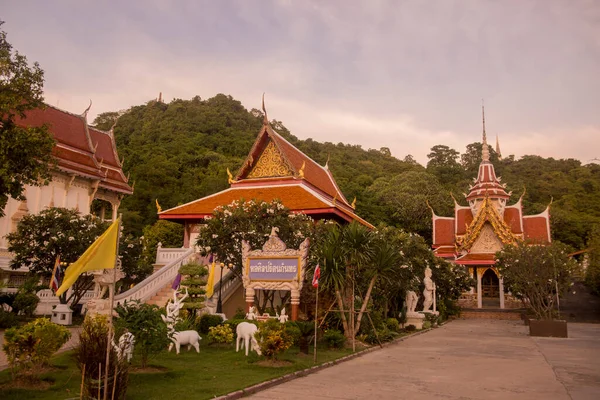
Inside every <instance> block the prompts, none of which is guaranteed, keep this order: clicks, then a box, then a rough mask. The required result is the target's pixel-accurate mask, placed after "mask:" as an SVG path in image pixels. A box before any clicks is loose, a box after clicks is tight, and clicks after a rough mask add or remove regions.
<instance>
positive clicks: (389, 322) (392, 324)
mask: <svg viewBox="0 0 600 400" xmlns="http://www.w3.org/2000/svg"><path fill="white" fill-rule="evenodd" d="M385 325H386V327H387V328H388V329H389V330H390V331H392V332H398V331H399V330H400V323H399V322H398V320H397V319H396V318H388V319H386V320H385Z"/></svg>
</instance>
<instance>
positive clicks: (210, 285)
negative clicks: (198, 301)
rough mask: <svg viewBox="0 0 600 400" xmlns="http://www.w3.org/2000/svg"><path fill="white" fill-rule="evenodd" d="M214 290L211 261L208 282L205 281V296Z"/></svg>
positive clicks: (210, 294) (213, 274)
mask: <svg viewBox="0 0 600 400" xmlns="http://www.w3.org/2000/svg"><path fill="white" fill-rule="evenodd" d="M214 291H215V262H214V261H213V263H212V265H211V266H210V272H209V273H208V282H206V298H207V299H208V298H209V297H211V296H212V295H213V293H214Z"/></svg>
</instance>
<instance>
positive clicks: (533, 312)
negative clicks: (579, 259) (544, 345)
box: [496, 242, 577, 337]
mask: <svg viewBox="0 0 600 400" xmlns="http://www.w3.org/2000/svg"><path fill="white" fill-rule="evenodd" d="M567 254H568V251H567V248H566V246H565V245H563V244H562V243H559V242H553V243H552V244H547V245H538V244H528V243H525V242H519V243H517V244H514V245H506V246H505V247H504V248H503V249H502V251H500V252H498V253H496V266H497V267H498V272H499V273H500V275H501V276H502V277H503V279H504V287H505V288H506V289H507V290H509V291H510V292H511V293H512V295H513V296H516V297H518V298H520V299H521V300H523V302H524V304H525V305H526V307H527V308H528V311H529V314H530V318H529V334H530V335H531V336H552V337H567V322H566V321H564V320H561V319H560V312H559V307H558V305H559V301H560V300H559V298H560V295H561V293H562V292H564V291H565V290H567V289H568V287H569V282H570V277H571V274H572V273H573V271H574V269H575V268H576V267H577V263H576V262H575V261H574V260H573V259H571V258H570V257H569V256H568V255H567Z"/></svg>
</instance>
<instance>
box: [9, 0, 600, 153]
mask: <svg viewBox="0 0 600 400" xmlns="http://www.w3.org/2000/svg"><path fill="white" fill-rule="evenodd" d="M0 10H1V11H0V19H2V20H5V21H6V23H5V24H4V25H3V29H4V30H5V31H6V32H7V33H8V40H9V41H10V42H11V43H12V44H13V45H14V46H15V48H17V49H18V50H19V51H21V52H22V53H23V54H25V55H26V56H27V57H28V59H29V60H30V61H34V60H35V61H38V62H39V63H40V64H41V66H42V68H43V69H44V70H45V72H46V86H45V88H46V100H47V102H49V103H50V104H53V105H58V106H59V107H61V108H64V109H67V110H69V111H72V112H82V111H83V110H84V109H85V108H86V107H87V103H88V101H89V99H90V98H91V99H92V100H93V102H94V105H93V107H92V110H91V116H92V118H93V117H94V116H95V115H96V114H97V113H99V112H103V111H111V110H118V109H124V108H128V107H129V106H131V105H137V104H141V103H144V102H145V101H147V100H150V99H152V98H156V97H157V96H158V93H159V92H161V91H162V93H163V96H164V97H165V99H166V100H171V99H172V98H185V99H189V98H191V97H193V96H194V95H200V96H201V97H202V98H207V97H211V96H213V95H215V94H216V93H219V92H222V93H226V94H231V95H232V96H233V97H235V98H237V99H239V100H241V101H242V103H243V104H244V106H246V107H247V108H248V109H250V108H253V107H255V108H258V107H259V106H260V97H261V95H262V93H263V92H266V93H267V94H266V103H267V109H268V112H269V116H270V117H271V118H275V119H278V120H281V121H283V122H284V124H285V125H286V126H287V127H288V128H289V129H290V130H291V131H292V133H293V134H295V135H296V136H298V137H299V138H302V139H306V138H309V137H312V138H314V139H316V140H319V141H331V142H334V143H337V142H340V141H341V142H345V143H352V144H361V145H362V146H363V147H364V148H379V147H382V146H386V147H389V148H390V149H391V150H392V153H393V154H394V155H395V156H397V157H399V158H402V157H404V156H405V155H406V154H412V155H413V156H414V157H415V158H416V159H417V160H419V161H420V162H422V163H425V162H426V161H427V153H428V150H429V148H430V147H431V146H433V145H435V144H446V145H449V146H451V147H454V148H455V149H457V150H459V151H463V150H464V147H465V145H466V144H468V143H471V142H474V141H477V140H480V135H481V114H480V105H481V99H482V98H484V99H485V103H486V120H487V131H488V134H489V135H490V136H491V141H492V142H493V141H494V140H495V139H494V137H495V134H498V135H499V136H500V142H501V146H502V151H503V153H504V154H515V155H517V156H521V155H523V154H540V155H542V156H544V157H561V158H562V157H573V158H578V159H580V160H582V161H583V162H584V163H588V162H590V160H591V159H592V158H595V157H598V158H600V146H599V145H600V1H595V0H588V1H584V0H572V1H568V0H564V1H551V0H504V1H487V0H473V1H467V0H462V1H442V0H437V1H393V0H390V1H383V0H382V1H368V2H367V1H341V0H340V1H308V0H304V1H292V0H288V1H285V0H280V1H275V0H273V1H259V0H246V1H242V0H239V1H159V0H155V1H141V0H140V1H122V2H117V1H102V2H97V1H83V0H78V1H66V0H64V1H60V0H57V1H51V2H49V1H33V0H32V1H28V0H21V1H7V0H0Z"/></svg>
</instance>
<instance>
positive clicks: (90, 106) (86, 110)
mask: <svg viewBox="0 0 600 400" xmlns="http://www.w3.org/2000/svg"><path fill="white" fill-rule="evenodd" d="M90 108H92V99H90V105H89V106H88V108H86V109H85V111H84V112H83V113H82V114H81V116H82V117H83V118H86V119H87V115H88V112H89V111H90Z"/></svg>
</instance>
